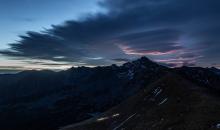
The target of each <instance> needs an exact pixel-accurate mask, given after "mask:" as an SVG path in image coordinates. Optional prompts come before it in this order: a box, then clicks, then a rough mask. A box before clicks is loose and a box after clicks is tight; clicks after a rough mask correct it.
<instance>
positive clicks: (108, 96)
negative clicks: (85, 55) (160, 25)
mask: <svg viewBox="0 0 220 130" xmlns="http://www.w3.org/2000/svg"><path fill="white" fill-rule="evenodd" d="M0 84H1V85H0V115H1V116H0V129H2V130H21V129H22V130H56V129H61V130H119V129H125V130H127V129H128V130H131V129H132V130H133V129H134V130H136V129H137V130H145V129H146V128H147V129H152V130H164V129H168V130H176V129H178V130H182V129H187V130H197V129H198V130H200V129H201V130H202V129H204V130H206V129H217V128H218V127H219V128H220V124H218V123H220V119H219V117H220V109H219V108H220V103H219V102H218V101H219V99H220V97H219V96H220V95H219V91H220V71H219V70H218V69H217V68H202V67H186V66H184V67H181V68H167V67H165V66H162V65H159V64H157V63H155V62H153V61H151V60H149V59H148V58H146V57H142V58H140V59H137V60H135V61H132V62H127V63H125V64H123V65H121V66H117V65H111V66H104V67H95V68H89V67H77V68H74V67H73V68H70V69H68V70H64V71H60V72H53V71H49V70H42V71H35V70H31V71H23V72H20V73H17V74H1V75H0ZM70 124H73V125H70Z"/></svg>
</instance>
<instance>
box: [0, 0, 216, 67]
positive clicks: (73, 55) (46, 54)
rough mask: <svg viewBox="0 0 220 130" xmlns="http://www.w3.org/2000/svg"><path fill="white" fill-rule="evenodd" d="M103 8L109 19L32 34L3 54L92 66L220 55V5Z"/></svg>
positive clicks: (155, 2)
mask: <svg viewBox="0 0 220 130" xmlns="http://www.w3.org/2000/svg"><path fill="white" fill-rule="evenodd" d="M99 5H100V6H102V7H103V8H106V9H107V13H98V14H90V15H86V16H85V17H83V18H82V19H80V20H72V21H66V22H65V23H64V24H61V25H52V28H51V29H47V30H44V32H38V33H37V32H28V33H27V34H26V36H20V38H21V40H20V41H18V42H16V43H13V44H10V49H8V50H1V51H0V53H1V54H4V55H7V56H13V57H23V58H30V59H45V60H52V61H67V62H73V61H74V62H85V63H86V64H92V65H94V64H97V65H99V64H109V63H111V62H113V61H114V60H112V59H119V58H120V57H126V58H128V59H130V56H140V55H152V56H164V55H174V57H170V59H171V58H174V59H178V60H181V62H182V63H183V64H185V63H187V64H194V59H193V63H191V62H188V61H187V62H184V59H187V58H188V57H187V56H184V55H182V56H180V54H178V53H185V51H187V49H188V48H190V47H192V48H193V49H195V50H196V49H201V48H202V49H203V50H204V51H203V52H201V54H200V55H204V60H206V59H208V58H209V56H217V55H220V52H219V51H217V50H218V49H220V43H219V42H220V37H219V34H220V33H219V22H220V8H219V6H220V1H219V0H212V1H208V0H182V1H180V0H105V1H104V2H100V3H99ZM209 45H212V47H210V46H209ZM191 53H192V52H191ZM99 57H102V58H99ZM168 58H169V57H168ZM195 60H196V58H195ZM179 62H180V61H179ZM195 62H196V61H195ZM217 62H220V61H217ZM170 64H174V63H170Z"/></svg>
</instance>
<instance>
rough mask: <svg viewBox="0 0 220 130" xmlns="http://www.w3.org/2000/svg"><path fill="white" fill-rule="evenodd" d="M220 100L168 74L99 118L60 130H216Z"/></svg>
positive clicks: (210, 93) (218, 121) (180, 78)
mask: <svg viewBox="0 0 220 130" xmlns="http://www.w3.org/2000/svg"><path fill="white" fill-rule="evenodd" d="M219 100H220V97H219V96H216V95H213V93H212V92H211V91H209V89H208V88H205V87H200V86H197V85H195V84H193V83H191V82H190V81H188V80H186V79H184V78H182V77H181V76H179V75H177V74H172V73H171V74H168V75H166V76H165V77H163V78H162V79H160V80H158V81H156V82H154V83H153V84H151V85H149V86H145V87H144V89H143V90H140V91H139V92H138V94H136V95H135V96H133V97H131V98H129V99H128V100H126V101H124V102H123V103H121V104H120V105H118V106H116V107H114V108H112V109H110V110H109V111H107V112H105V113H103V114H102V115H100V116H97V117H96V118H93V119H90V120H87V121H84V122H81V123H78V124H74V125H70V126H66V127H64V128H61V129H60V130H146V129H148V130H212V129H213V130H214V129H218V128H220V124H219V123H220V118H219V117H220V103H219Z"/></svg>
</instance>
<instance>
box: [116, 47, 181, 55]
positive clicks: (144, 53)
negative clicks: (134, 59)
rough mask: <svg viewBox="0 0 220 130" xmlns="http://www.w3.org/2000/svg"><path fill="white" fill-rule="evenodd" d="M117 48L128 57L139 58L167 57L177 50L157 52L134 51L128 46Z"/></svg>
mask: <svg viewBox="0 0 220 130" xmlns="http://www.w3.org/2000/svg"><path fill="white" fill-rule="evenodd" d="M118 46H119V48H120V49H121V50H122V51H123V52H124V53H125V54H128V55H139V56H144V55H154V56H158V55H168V54H174V53H176V52H177V51H179V50H169V51H157V50H135V49H133V48H131V47H130V46H127V45H118Z"/></svg>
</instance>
